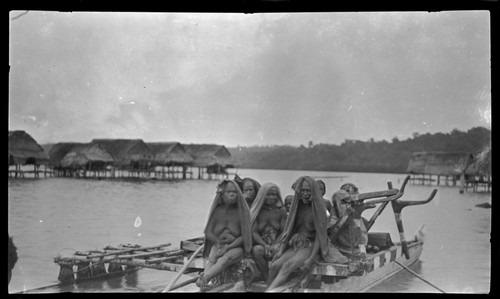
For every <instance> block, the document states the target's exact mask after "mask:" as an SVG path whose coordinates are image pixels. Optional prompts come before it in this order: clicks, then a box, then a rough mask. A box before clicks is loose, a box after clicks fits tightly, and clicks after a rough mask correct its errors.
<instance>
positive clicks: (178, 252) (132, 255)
mask: <svg viewBox="0 0 500 299" xmlns="http://www.w3.org/2000/svg"><path fill="white" fill-rule="evenodd" d="M183 253H185V251H184V250H181V249H178V250H159V251H153V252H145V253H136V254H126V255H121V254H120V255H118V256H117V257H118V258H120V259H131V258H140V257H146V256H152V255H164V254H167V255H169V256H171V255H178V254H183Z"/></svg>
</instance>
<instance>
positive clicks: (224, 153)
mask: <svg viewBox="0 0 500 299" xmlns="http://www.w3.org/2000/svg"><path fill="white" fill-rule="evenodd" d="M184 148H185V149H186V152H187V153H188V154H189V155H190V156H191V157H193V159H194V163H193V165H194V166H196V167H198V170H199V172H198V178H199V179H201V178H203V174H204V173H207V174H208V176H209V178H211V177H212V175H223V176H225V177H227V176H228V172H227V169H228V168H235V167H236V163H235V161H234V159H233V157H232V156H231V153H230V152H229V150H228V149H227V148H226V147H225V146H223V145H217V144H185V145H184Z"/></svg>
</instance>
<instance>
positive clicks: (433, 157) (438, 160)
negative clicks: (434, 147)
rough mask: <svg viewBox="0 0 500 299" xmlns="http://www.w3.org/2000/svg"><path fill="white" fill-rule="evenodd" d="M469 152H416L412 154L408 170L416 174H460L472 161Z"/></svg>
mask: <svg viewBox="0 0 500 299" xmlns="http://www.w3.org/2000/svg"><path fill="white" fill-rule="evenodd" d="M472 159H473V156H472V154H471V153H468V152H416V153H413V154H412V157H411V159H410V162H409V163H408V168H407V171H408V172H409V173H415V174H433V175H459V174H461V173H462V172H463V171H464V170H465V169H466V168H467V166H468V165H469V164H470V163H471V161H472Z"/></svg>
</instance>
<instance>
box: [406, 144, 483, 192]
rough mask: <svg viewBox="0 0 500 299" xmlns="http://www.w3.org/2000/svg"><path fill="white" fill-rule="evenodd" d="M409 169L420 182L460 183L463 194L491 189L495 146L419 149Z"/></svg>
mask: <svg viewBox="0 0 500 299" xmlns="http://www.w3.org/2000/svg"><path fill="white" fill-rule="evenodd" d="M407 172H408V173H409V174H410V175H411V177H410V183H413V184H417V185H436V186H458V187H459V188H460V193H463V192H464V191H467V190H471V191H473V192H490V191H491V180H492V178H491V147H490V146H488V147H485V148H483V149H481V150H480V151H478V152H476V153H470V152H415V153H413V155H412V157H411V159H410V161H409V163H408V169H407Z"/></svg>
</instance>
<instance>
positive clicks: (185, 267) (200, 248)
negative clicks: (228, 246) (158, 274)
mask: <svg viewBox="0 0 500 299" xmlns="http://www.w3.org/2000/svg"><path fill="white" fill-rule="evenodd" d="M204 245H205V244H202V245H201V246H200V247H198V249H196V251H195V252H194V253H193V255H191V257H190V258H189V260H188V261H187V262H186V263H185V264H184V267H182V269H181V270H180V271H179V273H177V275H176V276H175V277H174V279H172V280H171V281H170V283H169V284H168V285H167V287H166V288H165V289H164V290H163V291H162V293H167V292H169V291H170V290H171V289H172V287H173V286H174V284H175V282H176V281H177V280H178V279H179V277H181V275H182V274H183V273H184V271H186V269H187V268H188V267H189V264H190V263H191V262H192V261H193V259H194V258H195V257H196V255H197V254H198V253H199V252H200V251H201V250H202V249H203V247H204Z"/></svg>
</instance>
